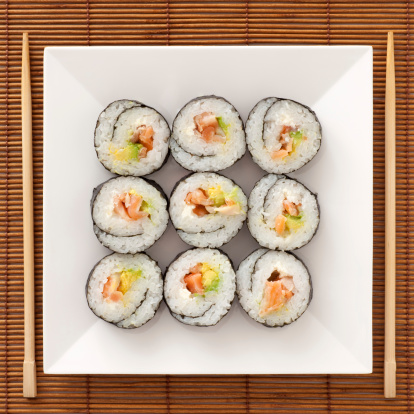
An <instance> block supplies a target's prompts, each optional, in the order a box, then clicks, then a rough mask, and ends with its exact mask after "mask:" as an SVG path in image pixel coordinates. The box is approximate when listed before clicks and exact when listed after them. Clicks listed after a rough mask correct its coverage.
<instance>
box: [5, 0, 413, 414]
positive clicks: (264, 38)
mask: <svg viewBox="0 0 414 414" xmlns="http://www.w3.org/2000/svg"><path fill="white" fill-rule="evenodd" d="M0 25H1V37H0V65H1V72H0V99H1V112H0V131H1V133H0V231H1V233H0V318H1V325H0V412H1V413H32V414H35V413H272V412H278V413H279V412H280V413H288V412H289V413H292V412H295V413H302V412H306V413H308V412H315V413H316V412H335V413H349V412H352V413H358V412H375V413H385V412H403V413H406V412H411V411H413V412H414V409H413V408H412V407H413V406H414V394H413V389H414V388H413V383H414V374H413V372H412V371H411V366H412V364H413V360H414V359H413V356H414V355H413V353H414V328H413V316H414V310H413V311H410V306H412V305H413V304H414V275H413V268H412V264H413V262H414V253H412V252H410V249H412V247H413V243H414V242H413V241H412V239H411V240H410V236H411V235H412V234H413V230H414V228H413V227H412V226H411V221H412V219H413V217H414V213H413V209H411V207H414V170H413V168H414V144H412V143H411V138H412V137H413V133H412V129H413V126H414V104H413V102H412V101H411V100H410V98H412V96H413V92H414V90H413V86H414V85H413V80H412V77H411V75H412V72H413V70H414V56H413V55H414V39H413V37H412V35H411V33H412V32H414V4H410V1H407V2H406V1H396V0H393V1H385V0H377V1H370V0H365V1H347V0H338V1H330V0H326V1H320V0H305V1H299V0H286V1H269V0H249V1H248V2H244V1H233V0H227V1H219V0H217V1H202V0H198V1H197V0H170V1H169V2H168V1H167V2H166V1H158V0H157V1H150V0H121V1H118V2H117V1H115V0H97V1H95V0H90V1H83V0H63V1H48V0H39V1H30V0H10V1H6V0H0ZM389 30H393V31H394V32H395V39H396V45H395V46H396V47H395V49H396V57H395V58H396V76H397V79H396V81H397V82H396V83H397V139H398V143H397V168H398V171H397V214H398V218H397V226H398V229H397V269H398V275H397V281H398V282H397V283H398V285H397V304H398V305H397V306H398V308H397V338H396V341H397V343H396V345H397V364H398V380H397V381H398V391H397V392H398V398H397V399H395V400H388V401H387V400H384V398H383V394H382V387H383V385H382V375H383V367H382V366H383V352H384V350H383V344H384V335H383V329H384V327H383V323H384V312H383V308H384V89H385V53H386V32H387V31H389ZM23 31H28V32H29V33H30V40H31V60H32V88H33V115H34V120H33V128H34V168H35V172H34V180H35V182H34V190H35V219H36V221H35V231H36V235H35V242H36V246H35V255H36V358H37V364H38V365H37V366H38V391H39V396H38V398H37V399H35V400H26V399H24V398H23V397H22V362H23V274H22V273H23V255H22V254H23V251H22V245H23V236H22V210H21V206H22V188H21V187H22V181H21V121H20V62H21V35H22V32H23ZM246 43H247V44H336V45H338V44H352V45H356V44H358V45H359V44H362V45H372V46H373V47H374V72H375V74H374V188H373V191H374V302H373V312H374V320H373V326H374V333H373V335H374V337H373V340H374V373H373V374H372V375H348V376H344V375H328V376H326V375H325V376H323V375H322V376H321V375H318V376H219V377H194V376H167V377H166V376H145V377H143V376H110V377H109V376H98V375H91V376H51V375H44V374H43V373H42V363H43V361H42V123H43V113H42V108H43V107H42V105H43V101H42V100H43V95H42V90H43V89H42V88H43V49H44V47H45V46H56V45H141V44H146V45H165V44H169V45H190V44H201V45H203V44H246ZM355 133H356V134H357V133H358V131H355ZM356 168H357V167H356ZM275 352H277V350H275Z"/></svg>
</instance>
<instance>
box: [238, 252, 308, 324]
mask: <svg viewBox="0 0 414 414" xmlns="http://www.w3.org/2000/svg"><path fill="white" fill-rule="evenodd" d="M237 296H238V298H239V302H240V305H241V306H242V308H243V309H244V310H245V311H246V313H247V314H248V315H249V316H250V317H251V318H252V319H254V320H255V321H257V322H259V323H261V324H263V325H266V326H269V327H275V326H284V325H288V324H290V323H292V322H294V321H296V320H297V319H298V318H299V317H300V316H301V315H302V314H303V313H304V312H305V311H306V309H307V308H308V306H309V303H310V301H311V299H312V281H311V277H310V275H309V272H308V270H307V269H306V267H305V265H304V264H303V263H302V262H301V261H300V260H299V259H298V258H297V257H295V256H294V255H293V254H291V253H285V252H275V251H270V250H267V249H258V250H256V251H254V252H253V253H252V254H251V255H250V256H248V257H247V258H246V259H245V260H243V261H242V262H241V263H240V266H239V268H238V270H237Z"/></svg>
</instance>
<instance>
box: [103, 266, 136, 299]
mask: <svg viewBox="0 0 414 414" xmlns="http://www.w3.org/2000/svg"><path fill="white" fill-rule="evenodd" d="M140 277H141V271H140V270H133V269H128V270H124V271H122V272H119V273H115V274H114V275H111V276H109V277H108V279H107V281H106V283H105V284H104V287H103V289H102V296H103V297H104V299H105V300H106V301H107V302H120V301H122V300H123V299H124V295H125V294H126V293H127V292H128V290H129V289H130V288H131V286H132V284H133V283H134V282H135V281H137V280H138V279H139V278H140Z"/></svg>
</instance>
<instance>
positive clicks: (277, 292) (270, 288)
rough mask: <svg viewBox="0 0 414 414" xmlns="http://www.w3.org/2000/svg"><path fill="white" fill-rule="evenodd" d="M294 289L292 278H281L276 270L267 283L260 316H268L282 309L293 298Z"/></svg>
mask: <svg viewBox="0 0 414 414" xmlns="http://www.w3.org/2000/svg"><path fill="white" fill-rule="evenodd" d="M294 289H295V285H294V283H293V277H292V276H280V273H279V271H278V270H274V271H273V272H272V274H271V275H270V277H269V279H267V281H266V284H265V288H264V292H263V299H262V301H261V303H260V310H259V315H260V316H266V315H269V314H270V313H272V312H277V311H279V310H280V309H282V308H283V306H285V305H286V303H288V301H289V300H290V299H291V298H292V297H293V295H294V293H293V290H294Z"/></svg>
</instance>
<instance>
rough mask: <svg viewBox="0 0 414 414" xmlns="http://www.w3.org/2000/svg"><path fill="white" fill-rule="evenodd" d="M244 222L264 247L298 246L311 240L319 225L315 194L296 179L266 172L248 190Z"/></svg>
mask: <svg viewBox="0 0 414 414" xmlns="http://www.w3.org/2000/svg"><path fill="white" fill-rule="evenodd" d="M247 225H248V227H249V230H250V233H251V235H252V236H253V237H254V238H255V239H256V240H257V241H258V243H259V244H260V245H261V246H263V247H267V248H268V249H273V250H274V249H276V250H294V249H298V248H299V247H302V246H304V245H305V244H307V243H309V242H310V240H311V239H312V237H313V236H314V234H315V233H316V230H317V228H318V225H319V206H318V202H317V200H316V195H315V194H312V193H311V192H310V191H309V190H308V189H307V188H306V187H305V186H304V185H303V184H301V183H300V182H299V181H296V180H292V179H290V178H288V177H285V176H284V175H275V174H268V175H266V176H264V177H263V178H262V179H261V180H260V181H258V182H257V183H256V185H255V186H254V188H253V190H252V192H251V193H250V196H249V212H248V215H247Z"/></svg>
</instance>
